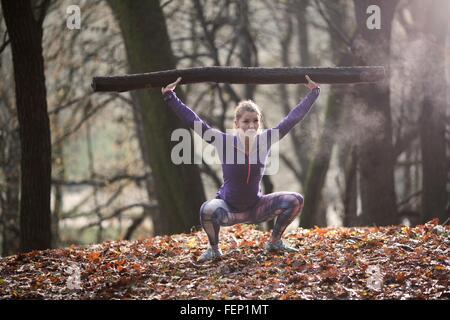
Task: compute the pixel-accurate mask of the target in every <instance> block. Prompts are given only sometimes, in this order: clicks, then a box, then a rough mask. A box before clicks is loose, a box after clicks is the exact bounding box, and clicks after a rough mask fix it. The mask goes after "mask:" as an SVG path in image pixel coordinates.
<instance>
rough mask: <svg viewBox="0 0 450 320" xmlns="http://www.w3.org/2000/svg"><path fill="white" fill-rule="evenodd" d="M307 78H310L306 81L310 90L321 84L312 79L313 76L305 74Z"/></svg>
mask: <svg viewBox="0 0 450 320" xmlns="http://www.w3.org/2000/svg"><path fill="white" fill-rule="evenodd" d="M305 78H306V80H308V83H305V86H306V87H307V88H308V89H309V90H313V89H315V88H318V87H319V85H318V84H317V83H315V82H314V81H312V80H311V78H310V77H309V76H308V75H305Z"/></svg>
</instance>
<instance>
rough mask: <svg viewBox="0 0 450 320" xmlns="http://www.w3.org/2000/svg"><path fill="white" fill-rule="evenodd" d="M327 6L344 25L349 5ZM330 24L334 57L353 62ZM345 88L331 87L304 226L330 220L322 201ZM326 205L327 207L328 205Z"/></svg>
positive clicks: (311, 165)
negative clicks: (334, 34)
mask: <svg viewBox="0 0 450 320" xmlns="http://www.w3.org/2000/svg"><path fill="white" fill-rule="evenodd" d="M326 8H327V11H328V15H329V16H330V17H331V23H333V24H335V25H338V26H340V27H343V26H345V22H346V20H347V19H346V10H347V6H344V5H343V4H341V3H337V4H336V3H334V2H333V3H329V4H327V7H326ZM328 28H329V30H328V32H329V34H330V39H331V43H330V47H331V51H332V56H333V60H334V61H336V62H337V65H340V66H348V65H351V63H352V56H351V54H350V53H349V52H348V50H347V48H346V47H345V44H344V43H343V42H342V41H341V40H340V39H339V38H337V37H334V36H333V30H332V28H331V26H328ZM346 89H347V88H343V87H339V86H331V87H330V94H329V96H328V101H327V106H326V111H325V121H324V128H323V131H322V133H321V134H320V136H319V139H318V141H317V146H316V147H315V148H314V150H315V152H316V154H315V155H314V156H313V157H312V159H311V161H310V162H309V166H308V170H307V176H306V182H305V199H306V201H305V207H304V209H303V214H302V219H301V226H302V227H304V228H311V227H313V226H314V225H317V226H319V227H323V226H326V223H327V217H326V210H323V209H321V207H322V205H323V204H322V202H323V198H322V190H323V188H324V186H325V180H326V175H327V172H328V169H329V166H330V161H331V156H332V152H333V147H334V144H335V142H336V139H337V136H338V135H339V131H340V122H341V116H342V113H343V112H344V110H345V107H346V105H345V103H344V101H345V96H346V95H347V90H346ZM344 130H345V129H344ZM324 206H325V208H326V206H327V205H324ZM324 215H325V216H324Z"/></svg>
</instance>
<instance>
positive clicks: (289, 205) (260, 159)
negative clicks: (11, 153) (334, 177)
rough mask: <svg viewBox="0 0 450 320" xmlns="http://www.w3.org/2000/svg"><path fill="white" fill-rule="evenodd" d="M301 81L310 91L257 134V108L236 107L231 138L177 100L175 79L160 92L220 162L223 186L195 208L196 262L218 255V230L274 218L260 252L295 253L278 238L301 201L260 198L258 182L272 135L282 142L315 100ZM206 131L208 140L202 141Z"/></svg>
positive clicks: (291, 196)
mask: <svg viewBox="0 0 450 320" xmlns="http://www.w3.org/2000/svg"><path fill="white" fill-rule="evenodd" d="M306 79H307V80H308V83H307V84H305V85H306V87H308V89H310V92H309V93H308V95H307V96H306V97H305V98H304V99H303V100H302V101H301V102H300V103H299V104H298V105H297V106H296V107H295V108H294V109H293V110H291V112H289V114H288V115H287V117H285V118H284V119H283V120H282V121H281V122H280V123H279V124H278V126H276V127H274V128H271V129H268V130H264V131H261V130H260V124H261V111H260V110H259V107H258V106H257V105H256V104H255V103H254V102H253V101H250V100H247V101H243V102H241V103H239V105H238V106H237V107H236V110H235V119H234V125H235V129H236V132H237V133H236V134H234V135H230V134H227V133H223V132H220V131H218V130H216V129H212V128H211V127H210V126H209V125H208V124H207V123H205V122H204V121H203V120H202V119H200V118H199V117H198V115H197V114H196V113H195V112H193V111H192V110H191V109H189V107H187V106H186V105H185V104H184V103H183V102H182V101H181V100H180V99H178V97H177V96H176V94H175V92H174V90H175V88H176V86H177V84H178V83H179V82H180V81H181V78H178V79H177V81H175V82H174V83H171V84H169V85H168V86H166V87H164V88H162V89H161V92H162V94H163V97H164V100H165V101H166V103H167V104H168V105H169V107H170V108H171V109H172V111H173V112H174V113H175V114H176V115H177V116H178V117H179V118H180V119H181V120H182V121H183V122H184V123H185V124H186V125H187V126H188V127H190V128H192V129H194V128H201V132H198V133H199V134H200V135H201V136H202V137H203V138H204V139H205V140H206V141H207V142H208V143H211V144H212V145H214V147H216V149H217V150H218V151H219V152H218V153H219V158H220V160H221V163H222V172H223V180H224V183H223V185H222V186H221V187H220V189H219V191H218V192H217V196H216V198H215V199H212V200H209V201H206V202H205V203H204V204H203V205H202V206H201V208H200V222H201V225H202V227H203V229H204V230H205V232H206V234H207V235H208V240H209V246H208V248H207V250H206V251H205V252H204V253H203V254H202V255H201V256H200V258H199V260H198V261H199V262H205V261H208V260H214V259H217V258H219V257H220V256H221V255H222V253H221V252H220V249H219V230H220V227H221V226H231V225H234V224H238V223H252V224H256V223H261V222H263V221H266V220H271V219H273V218H275V217H277V220H276V222H275V226H274V228H273V231H272V236H271V238H270V240H269V241H268V242H267V243H266V244H265V250H266V251H269V252H271V251H286V252H296V251H298V250H297V249H295V248H292V247H290V246H288V245H287V244H285V243H284V242H283V241H282V240H281V236H282V234H283V232H284V230H285V229H286V227H287V226H288V225H289V224H290V223H291V222H292V221H293V220H294V219H295V218H296V217H297V216H298V215H299V214H300V212H301V210H302V208H303V197H302V196H301V195H300V194H298V193H296V192H286V191H283V192H274V193H271V194H267V195H263V194H262V193H261V188H260V184H261V179H262V177H263V174H264V169H265V168H266V161H267V156H268V154H269V151H270V146H271V145H272V144H273V140H274V139H273V138H274V137H276V139H275V140H276V141H275V142H277V141H278V140H279V139H281V138H283V137H284V136H285V135H286V134H287V133H288V132H289V130H290V129H292V127H294V125H296V124H297V123H298V122H299V121H300V120H302V119H303V118H304V117H305V115H306V114H307V112H308V111H309V110H310V109H311V107H312V105H313V103H314V101H315V100H316V99H317V97H318V96H319V93H320V88H319V86H318V85H317V84H316V83H315V82H313V81H312V80H311V79H310V78H309V77H308V76H306ZM207 132H208V133H209V134H208V136H209V137H210V139H206V138H205V137H206V136H207V135H206V133H207ZM212 136H213V137H214V139H212V138H211V137H212ZM230 150H231V151H230ZM237 159H240V160H242V161H239V160H237ZM255 159H256V161H255Z"/></svg>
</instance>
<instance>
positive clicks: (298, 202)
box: [283, 192, 304, 209]
mask: <svg viewBox="0 0 450 320" xmlns="http://www.w3.org/2000/svg"><path fill="white" fill-rule="evenodd" d="M283 200H284V201H287V202H288V204H289V206H291V207H295V208H297V207H298V208H299V209H301V208H303V204H304V199H303V196H302V195H301V194H300V193H297V192H289V193H288V194H286V195H285V196H284V197H283Z"/></svg>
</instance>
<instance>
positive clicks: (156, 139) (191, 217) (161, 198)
mask: <svg viewBox="0 0 450 320" xmlns="http://www.w3.org/2000/svg"><path fill="white" fill-rule="evenodd" d="M109 4H110V6H111V8H112V9H113V12H114V14H115V16H116V17H117V20H118V22H119V25H120V28H121V31H122V35H123V39H124V43H125V49H126V52H127V59H128V66H129V71H130V72H131V73H137V72H142V71H144V72H145V71H155V70H161V69H170V68H174V67H175V61H174V57H173V54H172V50H171V48H170V40H169V36H168V33H167V28H166V24H165V20H164V15H163V12H162V9H161V7H160V4H159V1H153V0H147V1H143V0H142V1H119V0H111V1H109ZM141 88H143V87H142V86H141ZM135 89H137V88H135ZM178 95H179V96H180V98H181V99H183V95H182V94H181V93H180V92H179V94H178ZM136 96H137V99H138V100H139V105H140V106H141V108H142V114H143V122H144V130H145V137H146V142H147V144H148V146H150V147H149V149H150V148H151V150H149V153H150V154H149V159H150V165H151V168H152V175H153V177H154V180H155V188H156V196H157V199H158V204H159V208H160V213H161V217H164V219H162V218H161V219H160V224H159V225H158V226H155V227H157V229H155V234H156V235H159V234H169V233H181V232H189V231H190V230H191V228H192V226H195V225H198V224H199V217H198V214H199V213H198V212H199V208H200V206H201V204H202V203H203V202H204V201H205V195H204V190H203V184H202V181H201V179H200V171H199V169H198V167H197V166H196V165H179V166H176V165H174V164H173V163H172V160H171V157H170V154H171V149H172V147H173V146H174V145H175V143H173V142H172V141H170V135H171V133H172V132H173V130H175V129H177V128H180V127H182V124H181V121H180V120H179V119H178V118H177V117H176V116H175V115H174V114H173V113H171V112H169V111H168V110H167V106H166V104H165V103H164V101H163V99H162V97H161V92H160V90H142V91H138V92H136ZM191 142H192V141H191Z"/></svg>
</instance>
